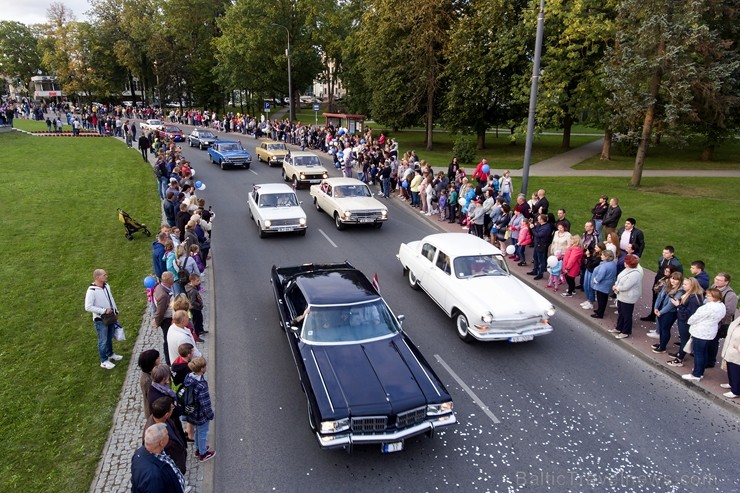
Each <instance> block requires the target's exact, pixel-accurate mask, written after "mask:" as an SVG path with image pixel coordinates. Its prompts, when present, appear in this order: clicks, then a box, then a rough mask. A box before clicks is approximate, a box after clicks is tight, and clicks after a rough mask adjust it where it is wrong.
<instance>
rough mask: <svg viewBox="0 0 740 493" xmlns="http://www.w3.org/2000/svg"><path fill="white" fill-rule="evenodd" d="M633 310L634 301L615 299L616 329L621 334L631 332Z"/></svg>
mask: <svg viewBox="0 0 740 493" xmlns="http://www.w3.org/2000/svg"><path fill="white" fill-rule="evenodd" d="M634 312H635V304H634V303H624V302H622V301H617V314H618V315H617V330H619V332H621V333H622V334H628V335H629V334H632V316H633V314H634Z"/></svg>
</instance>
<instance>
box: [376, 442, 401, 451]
mask: <svg viewBox="0 0 740 493" xmlns="http://www.w3.org/2000/svg"><path fill="white" fill-rule="evenodd" d="M401 450H403V442H392V443H383V444H381V446H380V451H381V452H383V453H384V454H390V453H392V452H400V451H401Z"/></svg>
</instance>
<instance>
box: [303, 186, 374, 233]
mask: <svg viewBox="0 0 740 493" xmlns="http://www.w3.org/2000/svg"><path fill="white" fill-rule="evenodd" d="M311 197H313V203H314V205H315V206H316V209H317V210H320V211H321V210H323V211H324V212H326V213H327V214H329V215H330V216H331V217H333V218H334V224H335V225H336V226H337V229H344V227H345V226H346V225H347V224H372V225H374V226H375V227H376V228H378V229H380V228H381V227H382V226H383V222H385V221H386V220H387V219H388V208H387V207H386V206H385V205H383V204H381V203H380V201H379V200H377V199H375V198H374V197H373V194H372V192H371V191H370V188H369V187H368V186H367V185H366V184H365V183H363V182H361V181H360V180H358V179H356V178H327V179H325V180H322V181H321V183H320V184H319V185H313V186H311Z"/></svg>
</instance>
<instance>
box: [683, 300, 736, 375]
mask: <svg viewBox="0 0 740 493" xmlns="http://www.w3.org/2000/svg"><path fill="white" fill-rule="evenodd" d="M705 297H706V302H705V303H704V304H703V305H702V306H700V307H699V309H698V310H696V312H694V314H693V315H691V317H689V320H688V323H689V325H690V327H689V334H691V348H692V350H693V352H694V371H692V372H691V373H687V374H686V375H683V376H682V377H681V378H683V379H684V380H692V381H694V382H698V381H699V380H701V379H702V377H703V376H704V368H706V364H707V349H708V345H709V343H710V342H712V339H714V336H716V335H717V331H718V330H719V322H720V321H721V320H722V319H723V318H724V316H725V310H726V309H725V304H724V303H722V293H720V291H719V289H716V288H709V289H707V291H706V293H705Z"/></svg>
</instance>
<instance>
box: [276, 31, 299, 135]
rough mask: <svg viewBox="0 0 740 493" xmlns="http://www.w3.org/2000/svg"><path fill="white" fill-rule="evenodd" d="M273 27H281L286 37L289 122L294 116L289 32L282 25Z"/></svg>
mask: <svg viewBox="0 0 740 493" xmlns="http://www.w3.org/2000/svg"><path fill="white" fill-rule="evenodd" d="M272 25H273V26H278V27H282V28H283V29H285V34H287V36H288V49H287V50H285V56H287V57H288V108H289V114H290V121H291V122H293V120H295V114H294V110H293V78H292V77H291V75H290V30H289V29H288V28H287V27H285V26H283V25H282V24H275V23H273V24H272Z"/></svg>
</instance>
